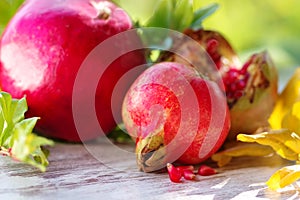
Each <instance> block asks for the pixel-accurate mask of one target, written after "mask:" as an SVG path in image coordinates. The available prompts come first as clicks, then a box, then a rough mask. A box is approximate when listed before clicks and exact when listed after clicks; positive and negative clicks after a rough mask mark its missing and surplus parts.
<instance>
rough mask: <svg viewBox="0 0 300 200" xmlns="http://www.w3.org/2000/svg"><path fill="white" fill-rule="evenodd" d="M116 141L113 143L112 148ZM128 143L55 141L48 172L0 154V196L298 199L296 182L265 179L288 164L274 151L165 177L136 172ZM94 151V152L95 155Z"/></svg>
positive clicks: (145, 198) (37, 197) (221, 199)
mask: <svg viewBox="0 0 300 200" xmlns="http://www.w3.org/2000/svg"><path fill="white" fill-rule="evenodd" d="M116 147H117V148H116ZM133 148H134V147H133V146H132V145H118V146H116V145H112V144H108V143H102V142H101V141H100V142H94V143H90V144H85V145H81V144H63V143H57V144H56V145H55V146H54V147H51V148H50V151H51V154H50V157H49V160H50V165H49V167H48V170H47V172H45V173H41V172H39V171H38V170H36V169H35V168H32V167H30V166H27V165H24V164H21V163H18V162H15V161H12V160H11V159H9V158H6V157H0V169H1V170H0V180H1V181H0V199H8V200H11V199H51V200H52V199H64V200H68V199H72V200H73V199H122V200H123V199H131V200H134V199H143V200H147V199H159V200H162V199H172V200H173V199H180V200H181V199H184V200H186V199H187V200H189V199H201V200H206V199H207V200H212V199H214V200H217V199H220V200H224V199H249V200H250V199H251V200H252V199H289V200H290V199H299V198H300V196H299V189H298V188H297V184H295V185H293V186H290V187H288V188H286V189H284V190H283V191H281V192H280V193H279V192H273V191H270V190H268V189H267V187H266V185H265V184H264V182H265V181H266V180H267V179H268V178H269V177H270V175H271V174H272V173H274V172H275V171H276V170H277V169H278V168H280V167H281V166H284V165H288V164H291V163H288V162H287V161H283V160H281V159H280V158H278V157H268V158H251V157H243V158H236V159H234V160H233V161H232V162H231V164H230V165H228V166H226V167H224V168H217V170H218V174H216V175H214V176H208V177H197V178H198V179H199V180H198V181H184V182H183V183H180V184H176V183H172V182H170V180H169V178H168V175H167V173H143V172H139V171H138V170H137V168H136V165H135V159H134V154H133V153H132V150H133ZM120 152H121V153H120ZM95 154H97V155H96V156H95Z"/></svg>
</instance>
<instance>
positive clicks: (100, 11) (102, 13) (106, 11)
mask: <svg viewBox="0 0 300 200" xmlns="http://www.w3.org/2000/svg"><path fill="white" fill-rule="evenodd" d="M90 3H91V5H92V6H93V7H94V8H95V9H96V10H97V17H96V18H97V19H102V20H107V19H108V18H109V17H110V15H111V12H112V11H111V9H110V8H109V7H108V4H107V2H105V1H100V2H95V1H91V2H90Z"/></svg>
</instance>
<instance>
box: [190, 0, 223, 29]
mask: <svg viewBox="0 0 300 200" xmlns="http://www.w3.org/2000/svg"><path fill="white" fill-rule="evenodd" d="M218 8H219V5H218V4H215V3H214V4H210V5H208V6H206V7H203V8H200V9H198V10H196V11H195V12H194V17H193V21H192V23H191V25H190V28H191V29H193V30H195V31H196V30H199V29H201V28H202V22H203V21H204V19H205V18H207V17H209V16H210V15H212V14H213V13H214V12H215V11H216V10H217V9H218Z"/></svg>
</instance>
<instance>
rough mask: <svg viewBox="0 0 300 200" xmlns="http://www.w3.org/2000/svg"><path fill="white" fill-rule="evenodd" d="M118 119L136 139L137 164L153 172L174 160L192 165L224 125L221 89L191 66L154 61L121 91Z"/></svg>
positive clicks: (220, 136) (219, 140)
mask: <svg viewBox="0 0 300 200" xmlns="http://www.w3.org/2000/svg"><path fill="white" fill-rule="evenodd" d="M122 115H123V121H124V124H125V127H126V129H127V130H128V132H129V134H130V135H131V136H132V137H134V138H136V154H137V162H138V166H139V168H140V169H141V170H143V171H145V172H150V171H155V170H158V169H161V168H163V167H165V166H166V164H167V163H172V162H174V161H177V162H180V163H185V164H197V163H200V162H202V161H204V160H206V159H207V158H209V157H210V156H211V155H212V154H213V153H215V152H216V151H217V150H218V149H219V148H220V147H221V145H222V144H223V142H224V140H225V138H226V136H227V134H228V131H229V127H230V117H229V111H228V107H227V104H226V98H225V95H224V93H223V91H222V90H221V89H220V88H219V87H218V85H217V84H216V83H215V82H214V81H210V80H209V79H207V78H205V77H204V76H203V75H201V74H199V73H198V72H197V71H196V70H195V69H194V68H192V67H187V66H185V65H183V64H179V63H175V62H162V63H158V64H156V65H154V66H152V67H150V68H148V69H147V70H146V71H144V72H143V73H142V74H141V75H140V76H139V78H138V79H137V80H136V81H135V82H134V83H133V85H132V86H131V88H130V89H129V91H128V93H127V94H126V96H125V99H124V102H123V109H122Z"/></svg>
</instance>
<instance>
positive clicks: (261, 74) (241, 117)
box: [160, 29, 278, 140]
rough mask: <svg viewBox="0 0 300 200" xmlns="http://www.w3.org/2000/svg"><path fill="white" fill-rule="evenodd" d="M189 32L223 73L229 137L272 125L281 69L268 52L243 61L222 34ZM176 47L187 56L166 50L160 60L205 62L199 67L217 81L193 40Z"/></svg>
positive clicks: (179, 42)
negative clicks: (196, 53) (194, 50)
mask: <svg viewBox="0 0 300 200" xmlns="http://www.w3.org/2000/svg"><path fill="white" fill-rule="evenodd" d="M185 34H186V35H188V36H189V37H191V38H192V39H194V40H196V41H197V42H198V43H199V44H200V45H201V46H202V47H203V48H204V49H205V50H206V52H207V53H208V54H209V55H210V57H211V59H212V60H213V61H214V63H215V66H216V68H217V69H218V71H219V72H220V75H221V76H222V80H223V84H220V86H222V87H221V88H224V89H225V91H226V94H227V103H228V106H229V108H230V116H231V129H230V134H229V136H228V139H229V140H233V139H235V137H236V135H237V134H238V133H250V134H251V133H254V132H255V131H256V130H257V129H258V128H261V127H265V126H268V125H269V124H268V118H269V116H270V114H271V113H272V110H273V108H274V105H275V102H276V98H277V83H278V76H277V71H276V68H275V66H274V64H273V62H272V60H271V58H270V56H269V55H268V53H267V52H262V53H259V54H254V55H253V56H251V58H250V59H249V60H248V61H247V62H246V63H245V64H243V65H242V64H241V62H240V60H239V58H238V56H237V55H236V53H235V51H234V50H233V48H232V47H231V45H230V44H229V43H228V42H227V40H226V39H225V38H224V37H223V36H222V35H221V34H219V33H217V32H214V31H208V30H203V29H200V30H198V31H193V30H186V31H185ZM174 49H176V50H177V51H180V52H183V53H182V54H183V55H185V57H184V58H185V59H183V58H182V57H180V56H178V55H175V54H172V53H170V52H166V53H163V55H162V56H161V58H160V60H161V61H173V62H179V63H184V64H186V65H189V64H188V63H187V62H186V59H190V60H193V62H194V63H200V64H199V66H202V67H201V69H197V70H200V71H201V72H202V73H204V74H205V75H207V76H209V77H210V79H212V80H215V81H217V80H216V78H215V75H214V73H212V70H211V69H210V68H209V67H207V66H211V65H205V59H206V58H205V56H203V55H194V54H193V52H192V51H191V50H190V49H191V45H190V44H189V43H187V42H185V41H183V40H177V41H175V43H174ZM213 72H214V71H213Z"/></svg>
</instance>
